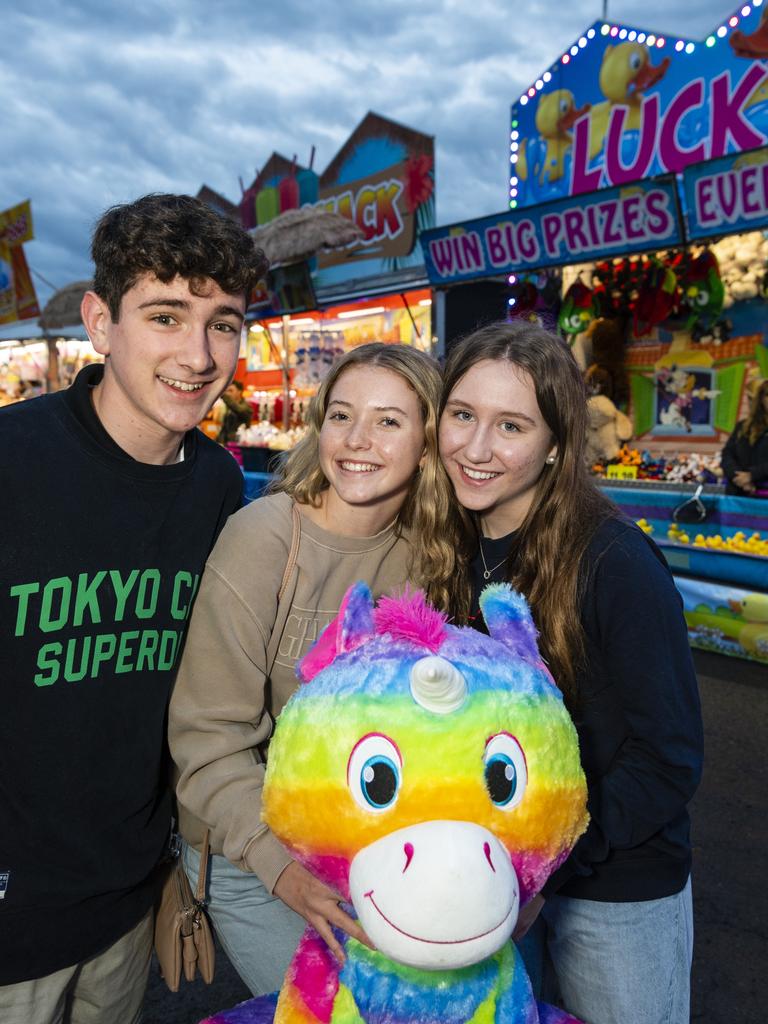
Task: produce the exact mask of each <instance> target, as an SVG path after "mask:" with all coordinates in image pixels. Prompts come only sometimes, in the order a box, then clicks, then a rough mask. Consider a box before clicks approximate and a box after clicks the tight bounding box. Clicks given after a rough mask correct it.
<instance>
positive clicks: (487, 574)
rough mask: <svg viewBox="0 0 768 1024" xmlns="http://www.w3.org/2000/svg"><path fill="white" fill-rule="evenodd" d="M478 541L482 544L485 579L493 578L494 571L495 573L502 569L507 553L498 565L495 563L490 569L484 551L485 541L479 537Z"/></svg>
mask: <svg viewBox="0 0 768 1024" xmlns="http://www.w3.org/2000/svg"><path fill="white" fill-rule="evenodd" d="M478 542H479V544H480V557H481V558H482V560H483V579H484V580H489V579H490V578H491V576H492V575H493V573H495V572H496V570H497V569H500V568H501V566H502V565H504V563H505V562H506V560H507V556H506V555H505V556H504V558H502V560H501V561H500V562H499V564H498V565H493V566H491V568H490V569H489V568H488V564H487V562H486V561H485V554H484V553H483V542H482V540H480V539H478Z"/></svg>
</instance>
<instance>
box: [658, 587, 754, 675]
mask: <svg viewBox="0 0 768 1024" xmlns="http://www.w3.org/2000/svg"><path fill="white" fill-rule="evenodd" d="M675 584H676V585H677V589H678V590H679V591H680V594H681V596H682V598H683V607H684V611H685V621H686V623H687V624H688V638H689V640H690V642H691V646H692V647H700V648H702V649H703V650H706V651H717V653H718V654H730V655H732V656H735V657H737V658H749V659H751V660H752V661H760V662H763V663H765V664H768V594H765V593H761V592H756V591H751V590H743V589H741V588H738V587H733V586H728V585H724V584H721V583H713V582H712V581H711V580H701V579H688V578H686V577H682V576H676V577H675Z"/></svg>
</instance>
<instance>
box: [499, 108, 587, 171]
mask: <svg viewBox="0 0 768 1024" xmlns="http://www.w3.org/2000/svg"><path fill="white" fill-rule="evenodd" d="M589 110H590V104H589V103H585V104H584V106H583V107H577V106H576V100H575V99H574V96H573V93H572V92H571V91H570V90H569V89H555V90H554V91H553V92H550V93H547V94H546V95H545V96H542V97H541V99H540V100H539V105H538V107H537V108H536V130H537V131H538V133H539V135H541V137H542V138H543V139H545V140H546V143H547V152H546V156H545V157H544V164H543V166H542V168H541V171H540V173H539V184H540V185H542V184H543V183H544V179H545V177H548V179H549V181H551V182H552V181H559V179H560V178H562V176H563V162H564V160H565V154H566V152H567V150H568V147H569V146H570V145H571V135H570V131H569V129H570V128H572V127H573V126H574V124H575V123H576V121H578V119H579V118H580V117H581V116H582V114H586V113H587V112H588V111H589ZM516 173H517V176H518V178H520V179H521V181H525V180H526V179H527V177H528V174H529V168H528V160H527V155H526V144H525V142H523V144H522V146H521V147H520V153H519V156H518V160H517V171H516Z"/></svg>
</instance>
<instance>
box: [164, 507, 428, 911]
mask: <svg viewBox="0 0 768 1024" xmlns="http://www.w3.org/2000/svg"><path fill="white" fill-rule="evenodd" d="M291 537H292V515H291V499H290V498H289V497H288V495H286V494H275V495H269V496H267V497H264V498H259V499H258V500H257V501H255V502H253V503H252V504H251V505H248V506H247V507H246V508H244V509H241V510H240V511H239V512H237V513H236V514H235V515H234V516H232V518H231V519H230V520H229V521H228V523H227V525H226V526H225V528H224V530H223V531H222V533H221V536H220V537H219V540H218V542H217V543H216V546H215V548H214V550H213V552H212V553H211V556H210V558H209V559H208V563H207V565H206V569H205V572H204V573H203V577H202V581H201V584H200V591H199V594H198V596H197V600H196V602H195V607H194V610H193V612H192V617H191V619H190V623H189V631H188V634H187V640H186V644H185V647H184V653H183V656H182V659H181V665H180V668H179V673H178V677H177V679H176V685H175V688H174V691H173V696H172V699H171V707H170V718H169V742H170V747H171V754H172V756H173V759H174V761H175V763H176V772H177V779H178V786H177V796H178V801H179V828H180V831H181V833H182V835H183V836H184V838H185V839H186V840H187V841H188V842H190V843H192V845H193V846H196V847H198V848H199V847H200V843H201V841H202V838H203V834H204V831H205V828H206V827H207V828H210V829H211V848H212V850H213V851H214V853H223V854H224V855H225V856H226V857H227V858H228V859H229V860H230V861H232V863H233V864H235V865H237V867H239V868H241V869H242V870H244V871H252V872H254V873H255V874H257V875H258V876H259V878H260V879H261V881H262V882H263V883H264V885H265V886H267V888H268V889H269V890H270V891H271V890H272V889H273V888H274V885H275V883H276V882H277V879H278V877H279V875H280V873H281V872H282V871H283V869H284V868H285V867H286V866H287V865H288V864H289V863H290V860H291V858H290V856H289V855H288V853H287V852H286V850H285V849H284V848H283V847H282V846H281V845H280V843H279V842H278V841H277V839H276V838H275V837H274V836H273V835H272V833H271V832H270V831H269V829H268V828H267V826H266V825H264V824H263V823H262V821H261V793H262V786H263V782H264V770H265V769H264V765H263V764H262V763H261V757H260V755H259V751H258V750H257V745H258V744H261V743H263V742H264V741H265V740H267V738H268V737H269V735H270V732H271V730H272V720H273V719H274V718H275V717H276V716H277V715H278V714H279V712H280V710H281V709H282V707H283V706H284V704H285V703H286V701H287V700H288V698H289V697H290V695H291V694H292V693H293V691H294V690H295V689H296V686H297V685H298V682H297V680H296V676H295V674H294V670H295V666H296V662H297V660H298V659H299V658H300V657H301V656H302V655H304V654H305V653H306V652H307V650H308V649H309V647H310V646H311V645H312V643H313V642H314V640H315V639H316V638H317V636H318V634H319V633H320V632H322V630H323V629H324V628H325V626H326V625H327V624H328V623H329V622H330V621H331V619H332V618H333V617H334V616H335V615H336V613H337V612H338V610H339V605H340V604H341V601H342V598H343V597H344V593H345V592H346V590H347V588H348V587H349V586H351V584H352V583H354V582H355V581H357V580H365V582H366V583H367V584H368V585H369V586H370V588H371V590H372V592H373V594H374V597H378V596H379V595H380V594H383V593H388V592H390V591H391V590H393V589H397V588H399V587H401V586H402V584H403V583H404V582H405V580H406V578H407V571H408V558H409V545H408V542H407V541H406V540H405V539H404V538H398V537H397V536H396V535H395V532H394V530H393V529H392V528H391V527H390V528H388V529H386V530H384V531H383V532H382V533H379V534H377V535H376V536H375V537H340V536H337V535H336V534H333V533H329V532H328V531H326V530H323V529H322V528H320V527H319V526H316V525H315V524H314V523H312V522H310V520H309V519H307V517H306V516H303V515H302V516H301V543H300V546H299V553H298V561H297V570H296V571H297V572H298V576H297V578H296V592H295V595H294V599H293V603H292V606H291V609H290V613H289V615H288V620H287V622H286V626H285V631H284V633H283V638H282V641H281V644H280V647H279V649H278V653H277V657H276V659H275V664H274V667H273V670H272V674H271V677H270V679H269V680H267V679H266V678H265V673H266V668H267V664H266V662H267V647H268V645H269V640H270V636H271V633H272V626H273V624H274V622H275V618H276V615H277V593H278V590H279V589H280V583H281V581H282V578H283V572H284V570H285V565H286V562H287V560H288V551H289V549H290V546H291Z"/></svg>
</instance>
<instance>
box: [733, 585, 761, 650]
mask: <svg viewBox="0 0 768 1024" xmlns="http://www.w3.org/2000/svg"><path fill="white" fill-rule="evenodd" d="M728 605H729V607H730V609H731V611H732V612H733V613H734V614H735V615H741V617H742V618H743V619H744V620H745V625H743V626H742V627H741V628H740V629H739V630H738V636H737V639H738V641H739V643H740V644H741V646H742V647H743V648H744V650H745V651H749V652H750V653H751V654H757V655H759V656H760V657H762V658H768V594H748V595H747V596H746V597H744V598H742V599H741V601H733V600H731V601H729V602H728Z"/></svg>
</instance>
